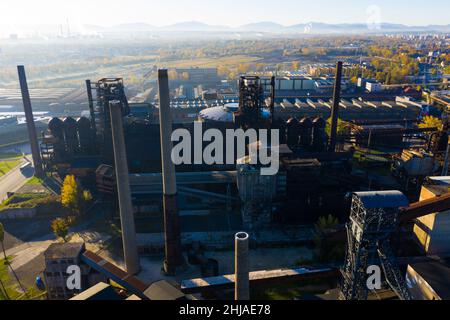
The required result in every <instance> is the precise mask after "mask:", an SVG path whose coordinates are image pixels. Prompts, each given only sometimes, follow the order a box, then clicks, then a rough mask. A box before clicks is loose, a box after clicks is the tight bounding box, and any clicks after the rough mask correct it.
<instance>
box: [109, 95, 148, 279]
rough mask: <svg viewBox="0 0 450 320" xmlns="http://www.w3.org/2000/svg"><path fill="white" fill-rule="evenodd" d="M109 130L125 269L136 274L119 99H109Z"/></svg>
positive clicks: (134, 238) (135, 246)
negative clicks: (112, 149)
mask: <svg viewBox="0 0 450 320" xmlns="http://www.w3.org/2000/svg"><path fill="white" fill-rule="evenodd" d="M109 109H110V114H111V132H112V140H113V148H114V160H115V167H116V180H117V194H118V198H119V210H120V223H121V227H122V243H123V255H124V259H125V267H126V271H127V272H128V273H129V274H137V273H138V272H139V270H140V266H139V256H138V251H137V244H136V229H135V226H134V213H133V207H132V203H131V191H130V181H129V172H128V162H127V154H126V148H125V138H124V135H123V125H122V104H121V102H120V101H117V100H116V101H110V103H109Z"/></svg>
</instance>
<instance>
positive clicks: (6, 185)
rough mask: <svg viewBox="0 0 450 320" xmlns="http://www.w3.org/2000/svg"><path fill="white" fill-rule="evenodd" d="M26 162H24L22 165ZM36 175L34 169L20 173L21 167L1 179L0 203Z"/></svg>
mask: <svg viewBox="0 0 450 320" xmlns="http://www.w3.org/2000/svg"><path fill="white" fill-rule="evenodd" d="M23 163H25V160H23V161H22V164H23ZM33 174H34V169H33V168H27V169H25V172H24V173H22V172H21V171H20V166H18V167H16V168H15V169H13V170H11V171H10V172H8V173H7V174H6V175H4V176H3V177H1V178H0V202H1V201H3V200H5V199H6V196H7V193H8V192H15V191H17V190H18V189H20V188H21V187H22V186H23V185H24V184H25V183H26V182H27V180H28V179H30V178H31V177H32V176H33Z"/></svg>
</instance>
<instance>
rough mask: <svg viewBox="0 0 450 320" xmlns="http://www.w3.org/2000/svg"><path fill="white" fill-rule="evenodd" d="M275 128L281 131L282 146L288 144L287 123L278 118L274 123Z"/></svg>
mask: <svg viewBox="0 0 450 320" xmlns="http://www.w3.org/2000/svg"><path fill="white" fill-rule="evenodd" d="M273 128H274V129H275V130H279V133H280V145H281V144H286V143H287V137H286V122H284V121H283V120H282V119H280V118H278V119H276V120H275V121H274V125H273Z"/></svg>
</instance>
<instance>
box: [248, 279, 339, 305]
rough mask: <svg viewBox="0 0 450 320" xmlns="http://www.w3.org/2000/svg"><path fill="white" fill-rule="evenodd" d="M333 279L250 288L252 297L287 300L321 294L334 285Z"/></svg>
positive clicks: (266, 299)
mask: <svg viewBox="0 0 450 320" xmlns="http://www.w3.org/2000/svg"><path fill="white" fill-rule="evenodd" d="M332 282H333V281H323V280H307V281H302V284H291V285H285V286H271V287H270V288H267V287H266V288H263V287H259V288H258V287H257V288H255V290H252V293H251V295H252V297H251V298H252V299H255V300H261V301H268V300H281V301H288V300H294V299H301V298H303V297H305V296H312V295H317V294H323V293H325V292H326V291H327V290H330V289H332V288H333V287H334V286H335V285H334V283H332Z"/></svg>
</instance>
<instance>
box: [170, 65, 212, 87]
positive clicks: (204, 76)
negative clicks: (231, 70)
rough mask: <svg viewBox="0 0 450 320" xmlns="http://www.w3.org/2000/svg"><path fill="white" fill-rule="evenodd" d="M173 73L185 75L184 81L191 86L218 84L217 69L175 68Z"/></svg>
mask: <svg viewBox="0 0 450 320" xmlns="http://www.w3.org/2000/svg"><path fill="white" fill-rule="evenodd" d="M175 71H176V72H177V73H178V74H186V75H187V79H186V81H189V82H190V83H192V84H202V83H206V84H208V83H216V82H219V76H218V73H217V68H177V69H175Z"/></svg>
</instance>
